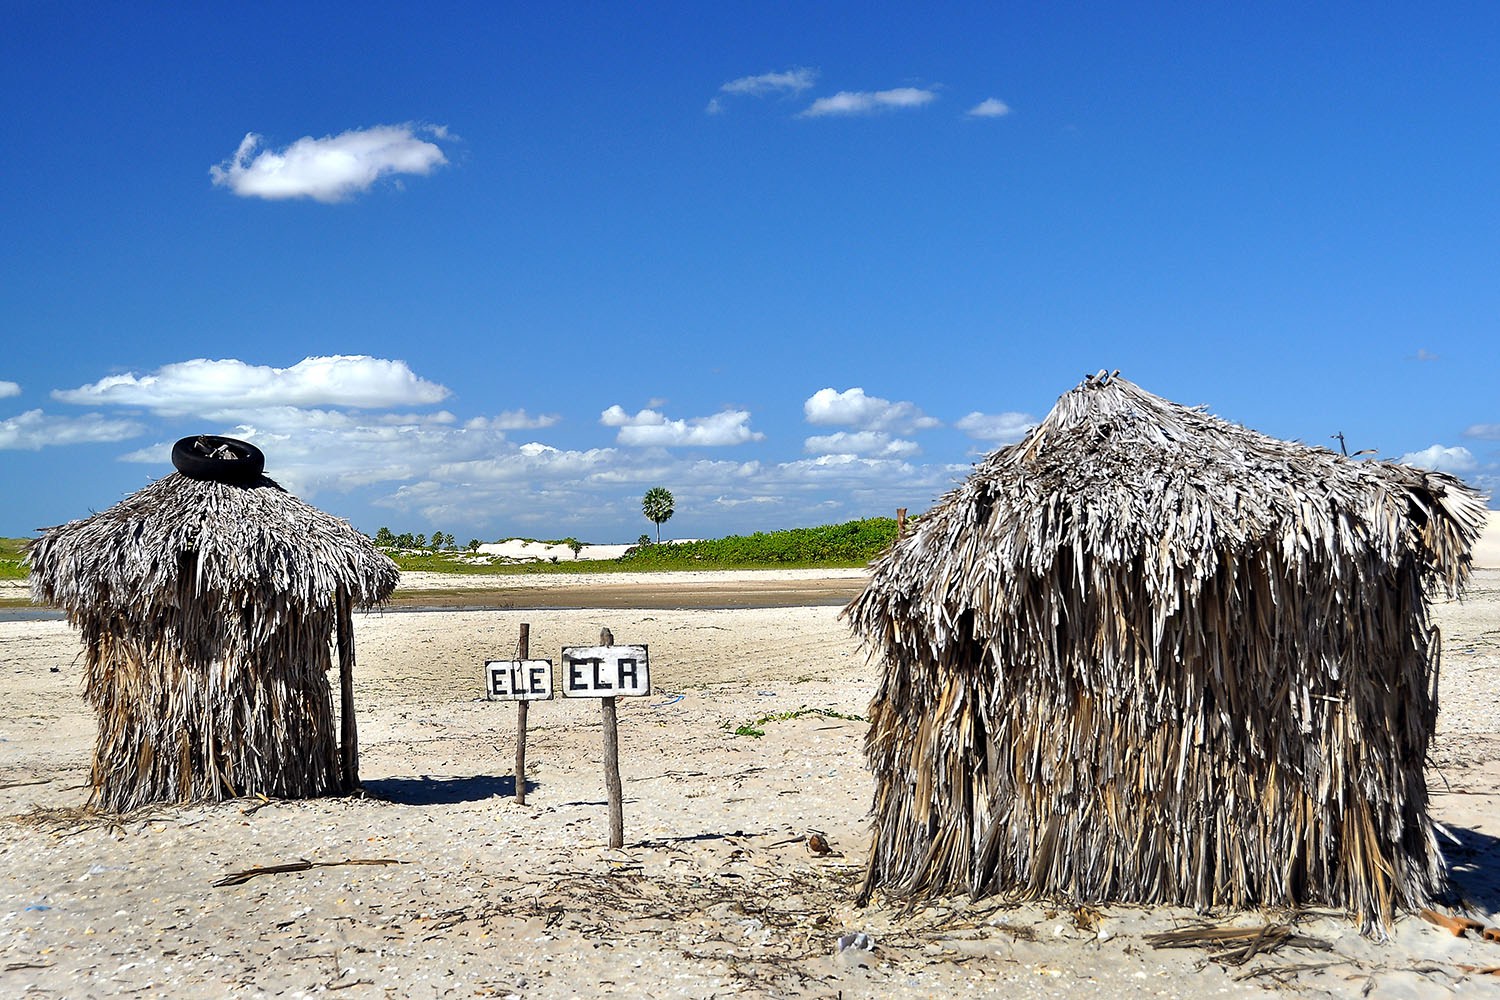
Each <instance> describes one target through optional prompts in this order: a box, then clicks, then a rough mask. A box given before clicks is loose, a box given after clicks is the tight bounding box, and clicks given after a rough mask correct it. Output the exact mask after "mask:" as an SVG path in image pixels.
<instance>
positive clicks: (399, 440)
mask: <svg viewBox="0 0 1500 1000" xmlns="http://www.w3.org/2000/svg"><path fill="white" fill-rule="evenodd" d="M515 423H517V419H516V417H515V414H514V413H508V414H501V415H500V416H497V417H475V418H473V419H470V420H466V421H463V422H462V423H460V422H459V420H458V419H457V418H456V417H455V416H454V415H453V414H451V413H449V412H447V411H446V410H440V411H437V412H435V413H417V414H411V413H374V414H372V413H363V412H344V411H339V410H326V409H300V408H298V407H293V406H277V407H267V408H265V409H261V410H257V411H256V412H255V413H254V416H253V418H251V419H248V420H245V421H243V422H240V423H237V424H233V423H228V422H226V424H225V425H224V426H223V427H221V428H215V430H216V431H221V432H222V433H225V434H228V435H229V436H230V437H237V438H243V439H244V440H246V441H251V442H254V443H255V444H256V445H257V446H258V447H259V448H260V449H261V450H262V451H263V452H265V455H266V474H267V475H269V476H270V477H271V478H272V479H275V480H276V481H277V482H279V483H281V484H282V485H283V486H285V487H286V488H287V489H289V490H291V491H292V492H293V493H295V494H297V495H299V496H302V497H311V496H314V495H316V494H318V493H321V492H325V491H336V492H347V491H349V490H352V489H357V488H360V487H365V486H371V485H375V484H380V483H401V482H411V481H414V480H420V479H424V478H428V477H431V476H432V475H433V473H434V470H435V469H439V468H442V467H445V466H451V465H459V464H462V463H464V462H470V461H477V460H481V459H486V458H492V457H494V456H497V455H509V454H511V453H514V452H516V451H517V448H516V446H515V445H514V444H512V443H511V442H509V441H508V440H507V439H506V435H505V431H506V429H507V428H509V427H511V425H513V424H515ZM171 448H172V445H171V441H159V442H157V443H155V444H153V445H150V446H148V447H145V448H140V449H137V450H136V451H133V452H131V453H130V454H128V455H125V456H124V459H125V460H126V461H130V462H142V463H150V464H155V465H157V466H159V467H161V468H162V470H163V471H164V472H165V471H167V470H168V469H169V468H170V466H169V464H168V463H169V462H170V459H171Z"/></svg>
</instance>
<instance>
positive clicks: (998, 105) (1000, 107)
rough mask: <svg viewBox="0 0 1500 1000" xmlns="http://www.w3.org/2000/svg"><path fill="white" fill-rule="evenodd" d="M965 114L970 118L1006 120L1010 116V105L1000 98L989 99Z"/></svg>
mask: <svg viewBox="0 0 1500 1000" xmlns="http://www.w3.org/2000/svg"><path fill="white" fill-rule="evenodd" d="M965 113H966V114H967V115H968V116H969V117H970V118H1004V117H1005V116H1006V115H1008V114H1010V105H1008V104H1006V103H1005V102H1004V101H1002V100H1000V99H999V98H998V97H987V98H985V99H984V100H982V101H980V102H979V103H978V104H976V105H974V106H973V107H972V108H970V109H969V110H968V111H967V112H965Z"/></svg>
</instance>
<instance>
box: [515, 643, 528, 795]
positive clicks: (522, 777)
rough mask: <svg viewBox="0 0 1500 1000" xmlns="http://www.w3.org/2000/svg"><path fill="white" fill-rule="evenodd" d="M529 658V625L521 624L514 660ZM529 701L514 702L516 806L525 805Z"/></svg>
mask: <svg viewBox="0 0 1500 1000" xmlns="http://www.w3.org/2000/svg"><path fill="white" fill-rule="evenodd" d="M530 658H531V625H530V623H529V622H522V623H521V638H520V639H519V640H518V641H517V642H516V659H518V660H529V659H530ZM530 704H531V702H529V701H518V702H516V805H518V806H524V805H525V804H526V707H527V706H528V705H530Z"/></svg>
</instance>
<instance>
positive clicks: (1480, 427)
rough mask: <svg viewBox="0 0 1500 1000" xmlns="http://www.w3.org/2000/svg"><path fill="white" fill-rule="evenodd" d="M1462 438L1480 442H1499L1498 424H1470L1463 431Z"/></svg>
mask: <svg viewBox="0 0 1500 1000" xmlns="http://www.w3.org/2000/svg"><path fill="white" fill-rule="evenodd" d="M1464 437H1471V438H1479V439H1480V440H1481V441H1500V424H1471V425H1470V426H1469V427H1466V428H1465V429H1464Z"/></svg>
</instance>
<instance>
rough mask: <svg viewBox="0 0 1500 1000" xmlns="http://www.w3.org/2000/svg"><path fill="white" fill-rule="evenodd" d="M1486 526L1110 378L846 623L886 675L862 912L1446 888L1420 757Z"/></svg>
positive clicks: (1410, 471) (1404, 474)
mask: <svg viewBox="0 0 1500 1000" xmlns="http://www.w3.org/2000/svg"><path fill="white" fill-rule="evenodd" d="M1483 518H1484V504H1483V502H1482V500H1481V498H1480V497H1479V496H1477V495H1476V494H1475V493H1474V491H1473V490H1471V489H1469V488H1468V487H1466V486H1465V485H1464V484H1463V483H1461V482H1460V481H1459V480H1457V479H1455V478H1453V477H1452V476H1448V475H1443V474H1440V473H1435V472H1427V471H1423V470H1421V469H1416V468H1412V467H1409V466H1404V465H1398V464H1393V463H1389V462H1374V461H1353V460H1350V459H1348V458H1345V457H1343V456H1341V455H1338V454H1335V453H1333V452H1331V451H1328V450H1326V449H1323V448H1313V447H1308V446H1305V445H1302V444H1294V443H1289V442H1285V441H1279V440H1276V439H1273V438H1270V437H1266V436H1264V435H1262V434H1258V433H1256V432H1254V431H1250V430H1247V429H1246V428H1244V427H1240V426H1238V425H1235V424H1232V423H1229V422H1227V421H1225V420H1221V419H1219V418H1216V417H1213V416H1210V415H1208V414H1206V413H1204V412H1203V411H1202V410H1201V409H1196V408H1189V407H1184V406H1179V405H1176V404H1173V403H1170V402H1167V401H1166V400H1163V399H1161V398H1159V397H1157V396H1153V395H1151V394H1150V393H1148V392H1146V391H1144V390H1142V389H1141V388H1139V387H1138V386H1136V385H1133V384H1131V383H1130V382H1128V381H1126V380H1124V379H1121V378H1119V377H1117V376H1116V377H1110V376H1108V375H1106V374H1105V373H1102V372H1101V373H1100V374H1099V375H1097V376H1091V377H1089V378H1088V379H1086V380H1085V381H1084V382H1083V383H1082V384H1081V385H1079V386H1078V387H1077V388H1076V389H1074V390H1073V391H1071V392H1069V393H1067V394H1066V395H1064V396H1063V397H1062V398H1061V399H1060V400H1059V401H1058V403H1057V406H1056V407H1055V408H1054V409H1053V411H1052V412H1051V413H1050V414H1049V415H1048V416H1047V418H1046V419H1045V420H1044V421H1043V422H1042V423H1041V424H1039V425H1038V426H1037V427H1036V428H1035V429H1033V430H1032V431H1031V432H1030V433H1029V434H1027V436H1026V437H1025V439H1024V440H1022V441H1021V442H1020V443H1018V444H1015V445H1011V446H1009V447H1005V448H1002V449H1000V450H999V451H997V452H995V453H994V454H992V455H990V456H989V457H988V458H987V459H985V460H984V461H983V462H982V463H980V464H979V466H978V467H977V468H976V469H975V471H974V473H973V474H972V475H971V476H970V477H969V478H968V480H967V481H966V482H964V483H963V484H962V485H961V486H959V487H958V488H957V489H955V490H954V491H952V492H951V493H949V494H948V495H947V496H945V497H944V498H943V499H942V500H941V501H940V502H939V503H938V504H937V505H936V506H935V507H934V508H933V509H932V510H931V511H929V512H928V513H927V514H925V515H924V516H922V517H921V518H920V519H919V520H918V522H917V524H916V525H915V526H914V527H913V529H912V530H911V531H910V532H909V533H907V534H906V535H905V536H904V537H902V538H901V539H899V540H898V541H897V542H896V543H895V545H894V546H893V547H892V548H891V550H889V552H888V553H887V554H885V555H884V556H883V557H882V558H881V559H880V560H879V561H878V562H877V564H876V565H875V568H874V573H873V577H872V579H871V581H870V583H869V586H868V588H867V589H866V590H865V591H864V592H863V593H862V594H861V595H860V596H859V597H858V598H856V599H855V600H854V601H853V602H852V603H851V604H850V606H849V608H848V609H847V611H846V614H847V615H848V617H849V619H850V622H851V624H852V626H853V627H854V629H855V631H856V632H858V633H859V634H861V635H862V636H863V638H864V639H865V641H866V642H867V643H868V644H869V645H870V647H871V648H872V653H873V654H874V655H875V656H877V657H878V658H879V660H880V662H881V663H882V669H883V676H882V678H881V680H880V684H879V687H878V689H877V693H876V695H875V698H874V700H873V702H872V705H871V729H870V734H869V737H868V743H867V746H866V752H867V755H868V758H869V762H870V765H871V767H872V769H873V771H874V775H875V779H876V791H875V803H874V842H873V844H872V847H871V852H870V862H869V868H868V870H867V873H866V879H865V886H864V896H865V897H866V898H868V896H869V894H870V893H871V892H872V891H873V890H874V889H876V888H880V887H884V888H885V889H886V890H888V891H893V892H897V893H907V894H919V895H922V894H936V893H942V892H949V891H966V892H969V893H972V894H975V895H982V894H987V893H991V892H1005V893H1011V894H1016V895H1021V896H1041V897H1055V898H1061V899H1065V900H1077V901H1092V902H1100V901H1134V902H1141V903H1175V904H1186V905H1191V906H1195V907H1198V908H1209V907H1217V906H1230V907H1252V906H1258V905H1271V906H1280V905H1287V906H1291V905H1297V904H1303V903H1318V904H1324V905H1331V906H1336V907H1342V908H1347V910H1348V911H1350V912H1351V913H1353V914H1355V915H1357V917H1358V918H1359V919H1360V920H1361V921H1362V922H1363V923H1364V925H1365V926H1366V927H1369V928H1379V927H1380V926H1382V925H1385V924H1388V923H1389V921H1390V920H1391V919H1392V915H1393V912H1394V911H1395V910H1397V909H1406V908H1412V907H1417V906H1421V905H1425V904H1426V903H1427V902H1428V901H1429V900H1430V898H1431V897H1432V896H1433V895H1434V893H1437V892H1439V891H1440V890H1441V889H1442V888H1443V886H1444V881H1445V872H1444V867H1443V862H1442V859H1441V856H1440V855H1439V853H1438V849H1437V845H1436V843H1435V842H1434V838H1433V833H1432V824H1431V822H1430V821H1429V819H1428V815H1427V803H1428V797H1427V785H1426V780H1425V778H1424V775H1423V759H1424V756H1425V754H1426V752H1427V746H1428V742H1429V740H1430V738H1431V736H1432V733H1433V728H1434V724H1435V721H1436V715H1437V695H1436V679H1437V668H1438V649H1439V642H1438V636H1437V635H1436V634H1435V630H1434V629H1432V628H1430V627H1429V624H1428V613H1427V598H1428V593H1429V588H1431V587H1434V586H1437V587H1441V588H1444V589H1446V590H1447V591H1448V592H1449V593H1453V592H1456V591H1457V590H1458V589H1459V588H1461V587H1462V585H1463V582H1464V580H1465V578H1466V576H1467V573H1468V568H1469V550H1470V547H1471V545H1472V544H1473V542H1474V540H1475V539H1476V537H1477V535H1478V533H1479V531H1480V529H1481V527H1482V525H1483Z"/></svg>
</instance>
